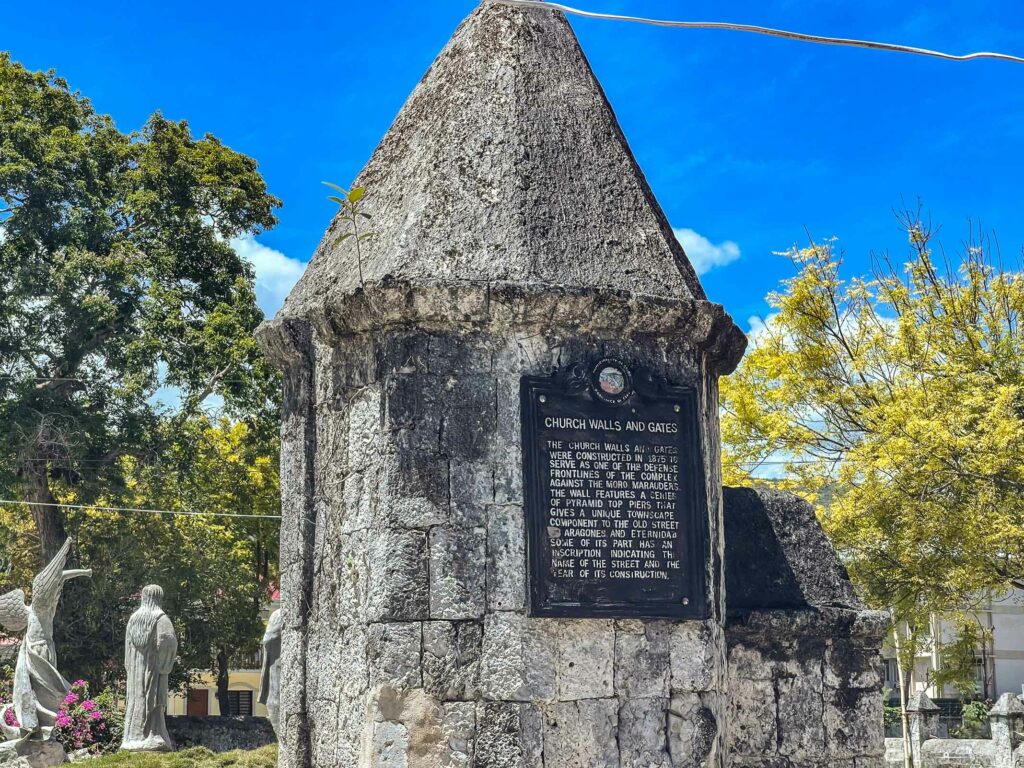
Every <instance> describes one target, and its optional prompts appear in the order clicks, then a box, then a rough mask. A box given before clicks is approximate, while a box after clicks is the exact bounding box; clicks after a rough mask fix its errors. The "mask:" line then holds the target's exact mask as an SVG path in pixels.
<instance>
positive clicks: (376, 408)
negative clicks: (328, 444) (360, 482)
mask: <svg viewBox="0 0 1024 768" xmlns="http://www.w3.org/2000/svg"><path fill="white" fill-rule="evenodd" d="M381 445H382V436H381V391H380V389H379V388H378V387H367V388H366V389H362V390H359V394H358V395H357V396H355V397H354V398H353V399H352V401H351V403H350V404H349V408H348V440H347V441H346V444H345V447H346V449H347V450H346V452H345V453H344V454H343V455H341V456H334V457H332V458H333V459H334V460H335V461H337V460H338V459H341V460H342V461H344V462H345V464H344V466H345V468H346V469H347V470H348V471H350V472H355V471H359V470H361V469H363V468H364V467H365V466H366V464H367V462H368V461H370V460H371V459H372V457H373V456H375V455H377V454H379V453H380V452H381Z"/></svg>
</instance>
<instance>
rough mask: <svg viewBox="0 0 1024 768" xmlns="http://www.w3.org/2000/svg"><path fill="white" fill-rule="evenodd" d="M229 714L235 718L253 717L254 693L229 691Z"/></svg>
mask: <svg viewBox="0 0 1024 768" xmlns="http://www.w3.org/2000/svg"><path fill="white" fill-rule="evenodd" d="M228 706H230V707H231V711H230V712H229V713H228V714H230V715H234V716H235V717H252V691H228Z"/></svg>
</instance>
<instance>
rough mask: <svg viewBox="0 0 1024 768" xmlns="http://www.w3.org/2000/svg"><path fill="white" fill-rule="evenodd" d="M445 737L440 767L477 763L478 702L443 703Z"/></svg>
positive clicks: (455, 767) (456, 766) (459, 767)
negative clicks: (475, 748) (475, 761)
mask: <svg viewBox="0 0 1024 768" xmlns="http://www.w3.org/2000/svg"><path fill="white" fill-rule="evenodd" d="M442 711H443V715H442V718H443V719H442V730H443V732H444V733H443V737H442V740H441V745H440V747H441V748H440V750H439V751H440V768H470V767H471V766H473V765H475V763H474V762H473V752H474V746H475V743H476V704H474V703H473V702H472V701H456V702H449V703H447V704H444V705H442Z"/></svg>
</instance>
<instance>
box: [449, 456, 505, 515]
mask: <svg viewBox="0 0 1024 768" xmlns="http://www.w3.org/2000/svg"><path fill="white" fill-rule="evenodd" d="M449 497H450V499H451V521H452V525H454V526H457V527H459V528H483V527H485V526H486V525H487V508H488V507H489V506H490V505H491V504H493V503H494V466H493V465H492V464H491V463H490V462H489V461H476V462H461V461H456V462H452V463H451V472H450V488H449Z"/></svg>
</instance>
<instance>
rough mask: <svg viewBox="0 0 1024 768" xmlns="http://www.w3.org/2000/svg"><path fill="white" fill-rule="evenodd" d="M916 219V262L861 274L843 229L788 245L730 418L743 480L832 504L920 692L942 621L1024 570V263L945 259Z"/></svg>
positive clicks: (734, 465) (726, 391)
mask: <svg viewBox="0 0 1024 768" xmlns="http://www.w3.org/2000/svg"><path fill="white" fill-rule="evenodd" d="M901 221H902V223H903V224H904V225H905V228H906V231H907V233H908V238H909V243H910V255H909V259H908V260H907V263H906V264H905V265H903V266H902V267H896V266H893V265H892V264H891V262H889V260H888V259H880V260H878V261H877V262H876V265H875V269H874V270H873V273H872V274H871V275H869V276H866V277H861V278H850V279H844V277H843V276H842V275H841V267H842V261H843V260H842V256H841V254H840V253H839V252H838V251H837V249H836V248H835V245H834V243H825V244H820V245H819V244H816V245H812V246H810V247H808V248H805V249H802V250H794V251H793V252H792V253H790V254H789V255H790V256H791V257H792V259H793V260H794V262H795V264H796V265H797V274H796V276H795V277H793V278H792V279H790V280H788V281H786V282H785V283H784V284H783V287H782V289H781V290H780V291H779V292H777V293H773V294H772V295H771V296H770V302H771V304H772V306H773V309H774V313H773V314H772V315H771V316H770V318H769V319H768V321H767V323H766V324H765V326H764V328H763V329H762V330H760V331H759V332H758V334H757V335H756V338H755V339H754V344H753V348H752V350H751V351H750V352H749V353H748V355H747V357H746V359H745V360H744V362H743V364H742V366H741V367H740V369H739V370H738V371H737V373H736V374H735V375H734V376H732V377H731V378H729V379H727V380H725V381H724V382H723V387H722V402H723V424H722V429H723V437H724V440H725V443H726V446H727V456H726V460H725V469H726V478H727V481H729V482H733V483H736V482H740V483H743V482H750V481H751V479H752V478H754V479H755V481H756V479H757V478H758V477H760V478H764V477H766V476H767V475H769V474H775V475H776V476H777V478H778V479H777V480H776V481H775V482H779V483H781V484H783V485H786V486H788V487H790V488H792V489H794V490H796V491H797V492H798V493H801V494H802V495H804V496H806V497H807V498H809V499H810V500H811V501H813V502H814V503H816V504H817V506H818V509H819V511H820V515H821V519H822V522H823V524H824V526H825V529H826V531H827V533H828V534H829V536H830V538H831V540H832V542H833V543H834V544H835V546H836V547H837V549H838V550H839V552H840V553H841V556H842V557H843V558H844V560H845V562H846V563H847V565H848V567H849V570H850V573H851V576H852V578H853V579H854V581H855V582H856V584H857V585H858V587H859V588H860V591H861V593H862V595H863V596H864V598H865V599H866V600H867V601H868V603H869V604H871V605H873V606H875V607H879V608H887V609H891V610H892V611H893V616H894V627H901V629H900V631H894V641H895V643H896V645H897V650H898V656H899V659H900V664H899V666H900V669H901V674H902V680H903V685H901V688H902V689H903V690H901V694H902V698H903V700H904V701H905V699H906V695H907V693H908V691H907V687H908V685H909V681H908V680H907V677H908V674H907V672H908V671H909V669H910V667H911V665H912V663H913V656H914V655H915V653H916V651H917V650H918V648H919V647H920V645H921V643H924V642H932V641H933V640H929V620H928V617H929V616H931V615H932V614H934V613H942V614H947V615H948V614H954V615H960V616H966V615H968V612H969V609H970V608H971V607H972V606H974V605H976V604H977V603H978V602H979V600H981V599H984V598H985V597H987V596H990V595H991V594H992V593H993V592H996V591H1001V590H1005V588H1006V586H1007V584H1010V583H1013V582H1014V581H1015V580H1017V579H1021V578H1024V572H1022V559H1024V334H1022V330H1021V323H1022V321H1024V317H1022V315H1024V277H1022V275H1021V274H1020V273H1018V272H1014V271H1010V270H1007V269H1004V268H1002V267H1001V265H1000V264H999V262H998V260H997V259H995V258H993V257H992V255H991V254H989V253H988V252H987V249H986V247H985V246H984V244H982V243H970V244H968V245H967V246H966V251H965V253H964V254H963V255H962V256H961V257H960V258H958V259H957V260H956V262H955V263H953V262H950V261H948V260H946V259H945V258H937V257H936V255H935V253H934V252H933V244H932V240H933V238H932V234H931V232H930V231H929V230H928V229H926V228H925V227H924V226H923V225H922V224H921V222H920V219H919V216H917V215H916V214H906V215H904V216H902V217H901ZM780 465H781V467H782V469H781V471H777V472H774V473H768V472H766V471H765V469H766V467H768V466H771V467H773V468H775V469H777V468H778V467H779V466H780ZM759 470H760V471H759Z"/></svg>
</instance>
